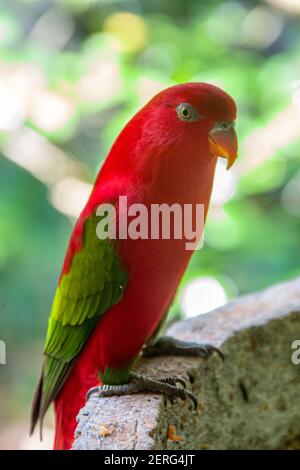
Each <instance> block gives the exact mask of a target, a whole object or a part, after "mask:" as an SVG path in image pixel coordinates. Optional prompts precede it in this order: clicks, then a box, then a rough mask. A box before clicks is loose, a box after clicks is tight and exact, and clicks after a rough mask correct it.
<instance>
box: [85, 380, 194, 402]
mask: <svg viewBox="0 0 300 470" xmlns="http://www.w3.org/2000/svg"><path fill="white" fill-rule="evenodd" d="M177 384H180V385H181V387H180V386H179V387H178V386H177ZM140 392H152V393H161V394H162V395H163V396H164V397H165V398H166V399H167V400H170V401H171V402H173V399H174V398H181V400H187V399H189V400H191V401H192V402H193V404H194V407H195V409H197V405H198V399H197V397H196V396H195V395H194V394H193V393H192V392H190V391H189V390H187V389H186V383H185V381H184V379H182V378H181V377H166V378H163V379H152V378H150V377H147V376H144V375H138V374H133V373H132V374H130V379H129V382H128V383H126V384H121V385H101V386H99V387H93V388H91V389H90V390H89V391H88V393H87V400H88V399H89V398H90V397H91V396H92V395H94V394H96V395H97V396H98V397H99V398H102V397H111V396H121V395H132V394H134V393H140Z"/></svg>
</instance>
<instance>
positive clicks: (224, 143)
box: [209, 123, 238, 170]
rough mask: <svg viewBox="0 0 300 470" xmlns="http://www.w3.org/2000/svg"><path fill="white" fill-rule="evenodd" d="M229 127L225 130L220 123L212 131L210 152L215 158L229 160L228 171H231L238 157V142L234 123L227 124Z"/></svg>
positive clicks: (210, 134)
mask: <svg viewBox="0 0 300 470" xmlns="http://www.w3.org/2000/svg"><path fill="white" fill-rule="evenodd" d="M221 124H222V123H221ZM227 126H228V127H227ZM227 126H225V128H224V127H222V125H220V123H218V124H217V125H216V126H215V127H214V128H213V129H212V130H211V131H210V133H209V150H210V153H211V155H212V156H214V157H223V158H227V170H229V168H231V167H232V165H233V164H234V162H235V160H236V158H237V155H238V141H237V136H236V133H235V130H234V125H233V123H227Z"/></svg>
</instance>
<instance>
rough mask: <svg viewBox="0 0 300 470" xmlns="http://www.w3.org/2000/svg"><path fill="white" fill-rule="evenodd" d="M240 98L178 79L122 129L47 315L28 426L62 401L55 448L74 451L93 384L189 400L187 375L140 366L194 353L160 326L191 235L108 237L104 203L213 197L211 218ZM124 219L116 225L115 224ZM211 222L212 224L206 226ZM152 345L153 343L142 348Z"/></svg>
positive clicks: (205, 348) (231, 155)
mask: <svg viewBox="0 0 300 470" xmlns="http://www.w3.org/2000/svg"><path fill="white" fill-rule="evenodd" d="M235 119H236V105H235V103H234V101H233V99H232V98H231V97H230V96H229V95H228V94H227V93H225V92H224V91H222V90H221V89H219V88H217V87H216V86H213V85H210V84H207V83H186V84H181V85H176V86H173V87H170V88H167V89H166V90H164V91H162V92H160V93H159V94H157V95H156V96H155V97H154V98H152V99H151V101H150V102H149V103H148V104H147V105H146V106H144V107H143V108H142V109H141V110H140V111H139V112H138V113H137V114H136V115H135V116H134V117H133V118H132V119H131V120H130V121H129V122H128V123H127V125H126V126H125V127H124V128H123V130H122V131H121V133H120V134H119V136H118V137H117V139H116V141H115V143H114V144H113V146H112V148H111V150H110V152H109V154H108V156H107V158H106V161H105V162H104V164H103V166H102V168H101V170H100V172H99V174H98V177H97V179H96V182H95V185H94V187H93V190H92V192H91V195H90V197H89V200H88V202H87V204H86V206H85V208H84V209H83V211H82V213H81V215H80V216H79V218H78V220H77V223H76V225H75V227H74V229H73V232H72V235H71V238H70V242H69V246H68V249H67V253H66V257H65V260H64V264H63V268H62V272H61V276H60V279H59V282H58V287H57V290H56V293H55V297H54V301H53V306H52V310H51V314H50V318H49V324H48V332H47V337H46V344H45V350H44V363H43V368H42V373H41V378H40V381H39V384H38V386H37V389H36V392H35V396H34V399H33V406H32V421H31V432H33V430H34V427H35V425H36V423H37V421H38V420H40V425H41V426H42V420H43V417H44V415H45V413H46V411H47V409H48V407H49V405H50V404H51V402H52V401H54V403H55V418H56V423H55V424H56V433H55V443H54V448H55V449H70V448H71V446H72V443H73V439H74V431H75V428H76V416H77V414H78V412H79V410H80V408H81V407H82V406H83V405H84V403H85V398H86V396H87V392H88V391H89V390H90V389H91V390H90V393H93V392H97V393H98V394H99V396H108V395H114V394H117V395H121V394H128V393H137V392H139V391H153V392H161V393H163V394H165V395H166V396H177V397H181V398H186V397H189V398H192V399H193V400H194V401H195V400H196V399H195V397H194V395H193V394H192V393H191V392H189V391H187V390H186V389H184V388H182V387H177V382H180V379H178V380H177V379H176V378H166V379H165V380H157V379H153V378H149V377H144V376H139V375H136V374H134V373H133V372H132V368H133V367H134V365H135V363H136V361H137V359H138V357H139V355H140V353H141V351H142V350H143V351H144V353H145V354H149V355H150V354H160V353H161V354H197V355H200V356H202V357H207V356H208V355H209V354H211V352H212V351H213V350H216V348H213V347H212V346H209V345H201V344H199V345H197V344H196V345H195V344H190V345H189V344H188V343H184V342H182V341H176V340H175V339H174V338H170V337H161V338H160V339H158V340H156V337H157V332H158V331H159V328H160V325H161V324H162V323H163V321H164V319H165V317H166V314H167V312H168V309H169V307H170V305H171V303H172V301H173V299H174V296H175V293H176V290H177V287H178V284H179V282H180V280H181V278H182V275H183V273H184V271H185V269H186V267H187V264H188V262H189V260H190V257H191V254H192V251H191V250H188V249H186V245H185V242H186V239H185V237H182V238H181V239H177V238H176V237H175V236H173V237H170V238H169V239H162V238H159V239H151V238H149V239H145V238H144V237H134V239H132V238H129V237H127V238H126V239H123V238H122V239H121V237H119V239H118V238H117V239H116V240H111V239H109V238H106V239H100V238H98V236H97V235H96V230H97V223H98V222H99V217H97V213H96V212H97V207H98V206H99V205H101V204H104V203H106V204H112V205H113V207H115V208H117V207H118V201H119V197H120V196H126V197H127V200H128V206H129V205H130V204H133V203H140V204H143V205H144V206H145V207H146V208H149V209H151V205H152V204H163V203H165V204H168V205H169V206H172V204H174V203H176V204H179V205H180V206H181V207H184V205H185V204H192V205H193V206H195V205H196V204H203V205H204V214H205V217H206V214H207V210H208V206H209V200H210V194H211V190H212V185H213V178H214V172H215V166H216V161H217V157H218V156H221V157H225V158H227V160H228V165H227V166H228V168H229V167H230V166H231V165H232V164H233V162H234V160H235V159H236V157H237V138H236V134H235V130H234V123H235ZM117 224H118V221H117ZM202 228H203V227H202ZM143 348H144V349H143Z"/></svg>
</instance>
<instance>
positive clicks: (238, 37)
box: [0, 0, 300, 449]
mask: <svg viewBox="0 0 300 470" xmlns="http://www.w3.org/2000/svg"><path fill="white" fill-rule="evenodd" d="M185 81H208V82H211V83H214V84H217V85H220V86H221V87H223V88H224V89H226V90H227V91H228V92H229V93H230V94H232V96H233V97H234V98H235V100H236V102H237V103H238V110H239V118H238V123H237V130H238V134H239V139H240V158H239V161H238V162H237V164H236V165H235V167H234V168H233V169H232V171H230V172H228V173H226V172H225V169H224V166H223V165H222V163H221V162H220V164H219V165H218V170H217V176H216V186H215V189H214V193H213V198H212V207H211V210H210V214H209V218H208V223H207V228H206V231H205V245H204V249H202V250H201V251H200V252H198V253H196V255H195V256H194V258H193V260H192V262H191V265H190V268H189V270H188V272H187V274H186V276H185V278H184V280H183V282H182V286H181V288H180V290H179V295H178V298H177V300H176V302H175V305H174V306H173V308H172V315H173V316H175V315H177V316H181V317H186V316H192V315H195V314H198V313H201V312H206V311H208V310H210V309H212V308H215V307H218V306H219V305H222V304H224V303H226V302H227V301H228V300H230V299H232V298H234V297H235V296H237V295H241V294H244V293H247V292H250V291H253V290H257V289H261V288H263V287H265V286H268V285H270V284H273V283H275V282H277V281H281V280H284V279H288V278H291V277H294V276H296V275H297V274H299V273H300V236H299V233H300V141H299V138H300V1H299V0H268V1H255V0H241V1H239V0H235V1H221V0H201V1H199V0H184V1H183V0H111V1H109V0H56V1H50V0H10V1H9V2H8V1H7V0H0V191H1V193H0V194H1V197H0V340H3V341H5V343H6V361H7V364H6V365H0V387H1V388H0V448H19V449H21V448H35V447H39V446H40V444H39V442H38V438H37V437H36V438H33V439H31V440H29V438H28V418H29V408H30V401H31V396H32V392H33V389H34V386H35V383H36V380H37V376H38V373H39V370H40V365H41V360H42V358H41V352H42V349H43V340H44V334H45V328H46V324H47V317H48V314H49V310H50V306H51V301H52V296H53V293H54V290H55V286H56V282H57V278H58V275H59V272H60V268H61V263H62V260H63V256H64V252H65V249H66V245H67V241H68V237H69V235H70V231H71V227H72V224H73V223H74V218H75V217H76V216H77V215H78V213H79V211H80V209H81V208H82V206H83V204H84V201H85V200H86V198H87V196H88V194H89V191H90V188H91V183H92V182H93V180H94V178H95V175H96V174H97V172H98V170H99V168H100V166H101V164H102V162H103V159H104V158H105V156H106V154H107V152H108V150H109V148H110V146H111V144H112V142H113V141H114V139H115V137H116V136H117V134H118V132H119V130H120V129H121V128H122V126H123V125H124V123H125V122H126V121H127V119H128V118H129V117H130V116H132V114H133V113H134V112H135V110H136V109H137V108H139V107H140V106H141V105H142V104H144V103H145V102H146V101H147V100H148V98H150V97H151V96H152V95H153V94H154V93H155V92H157V91H159V90H161V89H162V88H164V87H166V86H168V85H171V84H175V83H179V82H185ZM51 427H52V419H51V413H50V414H49V416H48V418H47V420H46V430H45V441H44V443H43V444H42V446H44V447H45V448H46V447H49V446H51V436H52V431H51Z"/></svg>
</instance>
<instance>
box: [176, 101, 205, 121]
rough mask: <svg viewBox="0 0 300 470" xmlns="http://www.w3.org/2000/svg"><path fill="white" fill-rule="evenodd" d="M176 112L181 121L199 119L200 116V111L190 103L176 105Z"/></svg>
mask: <svg viewBox="0 0 300 470" xmlns="http://www.w3.org/2000/svg"><path fill="white" fill-rule="evenodd" d="M176 112H177V116H178V117H179V119H180V120H181V121H186V122H191V121H197V120H198V119H199V117H200V116H199V113H198V111H197V110H196V109H195V108H194V107H193V106H192V105H190V104H189V103H180V104H179V105H178V106H177V107H176Z"/></svg>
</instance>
